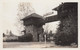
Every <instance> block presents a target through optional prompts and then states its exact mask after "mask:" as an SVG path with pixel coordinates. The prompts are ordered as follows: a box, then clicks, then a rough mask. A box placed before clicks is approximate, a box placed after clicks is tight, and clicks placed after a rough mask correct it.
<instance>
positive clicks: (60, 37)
mask: <svg viewBox="0 0 80 50" xmlns="http://www.w3.org/2000/svg"><path fill="white" fill-rule="evenodd" d="M2 4H3V12H4V16H3V17H0V18H1V22H2V23H1V30H2V34H3V48H78V2H58V1H53V0H34V1H33V0H30V1H25V2H22V1H16V2H8V1H4V2H3V3H2Z"/></svg>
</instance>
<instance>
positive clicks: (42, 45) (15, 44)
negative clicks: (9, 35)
mask: <svg viewBox="0 0 80 50" xmlns="http://www.w3.org/2000/svg"><path fill="white" fill-rule="evenodd" d="M3 48H76V47H75V46H74V47H73V46H60V45H55V44H54V43H50V42H47V43H46V44H45V42H3Z"/></svg>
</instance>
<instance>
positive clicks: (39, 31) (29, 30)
mask: <svg viewBox="0 0 80 50" xmlns="http://www.w3.org/2000/svg"><path fill="white" fill-rule="evenodd" d="M25 30H26V34H27V33H31V34H32V35H33V41H41V40H42V39H43V37H41V36H40V37H39V35H41V34H42V33H43V29H42V27H36V26H34V25H29V26H26V28H25Z"/></svg>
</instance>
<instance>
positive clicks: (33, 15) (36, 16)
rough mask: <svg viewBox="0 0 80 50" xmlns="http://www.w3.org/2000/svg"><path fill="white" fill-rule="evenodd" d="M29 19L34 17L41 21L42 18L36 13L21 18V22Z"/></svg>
mask: <svg viewBox="0 0 80 50" xmlns="http://www.w3.org/2000/svg"><path fill="white" fill-rule="evenodd" d="M30 17H35V18H41V19H43V17H42V16H41V15H38V14H36V13H32V14H30V15H28V16H26V17H25V18H23V19H22V20H26V19H28V18H30Z"/></svg>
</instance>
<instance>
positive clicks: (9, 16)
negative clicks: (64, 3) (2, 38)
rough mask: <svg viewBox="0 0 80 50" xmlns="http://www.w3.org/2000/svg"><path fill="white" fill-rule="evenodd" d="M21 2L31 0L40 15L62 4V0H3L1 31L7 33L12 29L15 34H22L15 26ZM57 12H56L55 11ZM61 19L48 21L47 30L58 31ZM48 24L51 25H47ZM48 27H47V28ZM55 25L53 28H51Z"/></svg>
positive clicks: (0, 18) (0, 20)
mask: <svg viewBox="0 0 80 50" xmlns="http://www.w3.org/2000/svg"><path fill="white" fill-rule="evenodd" d="M21 2H26V3H27V2H29V3H31V6H32V7H33V8H34V9H35V12H36V13H37V14H39V15H44V14H45V13H48V12H52V9H53V8H55V7H57V6H59V4H61V2H60V1H53V0H12V1H11V0H9V1H7V0H5V1H2V2H1V4H0V5H2V16H1V17H0V25H1V26H0V31H1V33H6V31H7V30H11V31H12V32H13V33H14V34H15V35H20V34H19V33H18V31H17V28H16V26H15V23H16V18H17V17H18V16H17V12H18V10H17V9H18V4H19V3H21ZM54 14H56V12H54ZM58 24H59V21H57V22H51V24H50V23H46V24H45V25H44V27H43V28H44V29H45V30H49V31H50V30H53V33H55V32H56V28H57V27H58ZM47 25H48V26H49V27H47ZM46 27H47V29H46ZM51 27H53V28H51Z"/></svg>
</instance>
